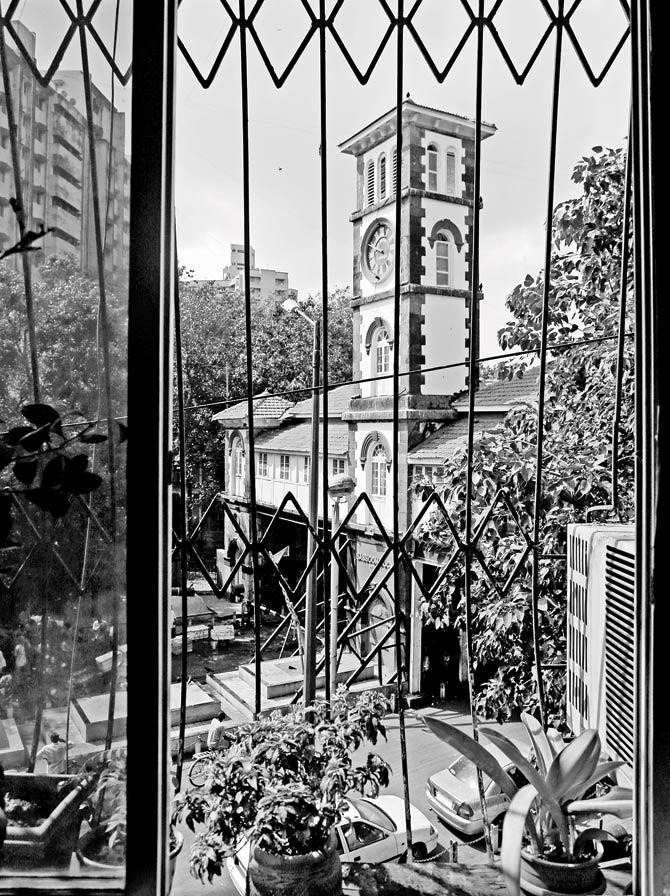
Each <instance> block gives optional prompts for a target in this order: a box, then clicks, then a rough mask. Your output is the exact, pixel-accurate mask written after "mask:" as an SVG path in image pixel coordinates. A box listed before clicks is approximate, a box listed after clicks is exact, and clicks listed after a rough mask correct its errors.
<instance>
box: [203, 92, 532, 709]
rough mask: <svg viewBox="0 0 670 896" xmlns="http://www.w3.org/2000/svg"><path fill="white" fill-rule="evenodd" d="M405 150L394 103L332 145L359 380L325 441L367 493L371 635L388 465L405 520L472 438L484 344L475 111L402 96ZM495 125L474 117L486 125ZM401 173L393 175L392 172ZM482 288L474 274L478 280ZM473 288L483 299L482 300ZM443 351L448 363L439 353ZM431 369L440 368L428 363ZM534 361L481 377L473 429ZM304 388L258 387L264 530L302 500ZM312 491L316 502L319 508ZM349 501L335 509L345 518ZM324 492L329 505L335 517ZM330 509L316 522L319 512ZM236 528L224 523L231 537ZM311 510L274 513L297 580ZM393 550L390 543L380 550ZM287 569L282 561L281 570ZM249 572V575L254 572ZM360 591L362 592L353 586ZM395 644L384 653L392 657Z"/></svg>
mask: <svg viewBox="0 0 670 896" xmlns="http://www.w3.org/2000/svg"><path fill="white" fill-rule="evenodd" d="M402 126H403V135H402V136H403V139H402V147H403V148H402V153H403V157H402V165H401V166H400V169H399V167H398V164H397V157H396V134H395V128H396V113H395V110H391V111H390V112H388V113H386V114H385V115H382V116H381V117H380V118H378V119H376V120H375V121H373V122H372V123H371V124H369V125H367V126H366V127H364V128H363V129H361V130H360V131H358V132H357V133H356V134H354V135H353V136H352V137H350V138H349V139H348V140H345V141H344V142H343V143H342V144H340V149H341V150H342V152H344V153H347V154H350V155H352V156H353V157H354V158H355V160H356V203H355V209H354V211H353V213H352V214H351V222H352V224H353V300H352V306H353V334H352V335H353V358H354V363H353V379H354V381H356V382H355V383H354V384H353V385H348V386H342V387H339V388H337V389H334V390H333V391H332V392H331V393H329V402H328V413H329V421H328V446H327V450H325V449H324V446H323V445H321V448H320V459H319V463H320V467H321V469H320V472H319V483H320V484H321V482H322V472H321V470H322V465H323V464H324V463H326V464H327V465H328V472H329V475H333V474H336V473H347V474H349V475H350V476H351V477H352V478H353V480H354V481H355V483H356V488H355V492H354V493H353V494H352V495H351V497H350V498H349V499H348V500H349V507H351V506H352V505H353V503H354V502H355V501H356V499H357V497H358V496H360V495H361V494H362V493H365V494H366V495H367V497H368V499H369V504H368V503H367V502H361V503H360V504H359V505H358V507H357V509H356V512H355V513H354V514H353V516H352V517H351V519H350V521H349V523H348V524H347V535H348V538H349V541H350V544H351V551H350V555H349V560H348V566H349V569H350V574H351V577H352V580H353V581H354V582H355V584H356V588H357V590H358V591H361V590H362V589H364V588H367V590H368V593H370V591H369V589H370V588H374V586H375V584H376V583H377V584H378V583H379V582H380V580H382V579H383V580H384V584H383V587H381V588H379V589H378V593H377V594H376V596H375V597H374V600H373V601H372V603H371V604H370V606H369V608H368V610H367V613H366V622H367V624H368V625H370V626H372V625H376V624H377V627H376V628H375V629H373V630H372V634H371V639H372V641H373V643H374V641H375V639H377V640H378V639H379V638H381V637H383V635H384V633H385V632H386V631H388V628H385V627H384V625H382V624H381V622H382V621H383V620H384V619H388V620H389V623H388V625H389V626H390V625H391V622H390V620H391V619H392V617H393V604H392V590H393V579H392V576H389V574H388V573H389V570H390V557H389V556H388V551H387V544H388V542H387V538H386V534H385V533H384V532H382V531H381V530H380V527H379V525H378V523H377V521H376V518H378V519H379V521H380V522H381V524H382V527H383V528H384V529H385V530H386V532H387V533H388V534H390V535H392V520H393V501H394V500H395V496H394V495H393V490H392V487H391V478H392V467H393V464H394V463H397V464H398V480H399V491H398V502H399V503H398V512H399V526H400V532H401V533H402V532H404V531H405V530H406V529H407V528H408V527H409V525H410V524H411V522H412V520H413V519H414V517H415V516H416V513H417V511H418V510H419V504H418V503H417V501H418V499H417V498H414V497H412V494H411V492H412V490H411V488H410V486H411V483H412V480H413V479H415V478H421V477H426V476H428V477H437V476H439V470H440V467H441V466H442V465H443V464H444V462H445V461H446V460H448V459H449V458H450V457H451V456H453V454H454V453H455V451H457V450H459V449H461V448H462V447H463V446H464V445H465V440H466V434H467V412H468V401H467V388H468V362H469V359H470V354H471V353H472V352H474V353H475V354H476V353H477V351H478V327H479V323H478V318H479V315H478V314H477V315H476V319H475V320H471V319H470V315H469V299H470V295H471V290H472V283H471V273H470V259H471V251H470V243H471V228H472V211H473V180H474V170H473V165H474V136H475V124H474V122H473V121H472V120H470V119H468V118H464V117H462V116H459V115H455V114H452V113H450V112H444V111H441V110H439V109H431V108H428V107H426V106H421V105H419V104H418V103H415V102H414V101H412V100H410V99H407V100H405V102H404V103H403V109H402ZM494 133H495V127H494V126H493V125H488V124H484V125H483V126H482V137H483V138H488V137H490V136H492V135H493V134H494ZM399 170H400V172H401V182H400V184H398V171H399ZM398 189H400V191H401V224H400V226H401V233H400V295H399V302H400V328H399V331H398V332H395V330H394V326H393V321H394V302H395V291H394V282H393V279H394V251H395V243H396V240H395V206H396V191H397V190H398ZM477 294H478V299H479V301H481V300H482V298H483V294H482V292H481V289H480V288H479V284H478V289H477ZM479 301H478V304H479ZM394 352H398V353H399V369H400V372H401V380H400V385H399V389H400V396H399V405H400V406H399V412H400V413H399V417H400V429H399V445H398V455H397V457H394V454H393V420H392V417H393V394H392V393H393V381H392V376H391V374H392V371H393V355H394ZM445 365H446V366H445ZM434 368H440V369H434ZM534 386H535V382H534V377H533V376H532V375H528V376H526V377H524V379H523V380H522V381H516V382H511V383H500V382H497V381H496V382H494V383H492V384H490V385H487V386H484V387H482V388H481V389H479V390H478V392H477V396H476V405H475V411H476V414H477V417H476V421H475V431H476V432H477V433H480V432H481V431H483V430H484V429H486V428H490V427H492V426H494V425H495V424H496V423H497V422H499V421H500V420H501V419H502V418H503V417H504V415H505V413H506V412H507V411H508V410H510V409H511V407H512V406H513V404H514V403H515V402H518V401H519V400H521V399H522V398H523V397H525V396H527V395H530V394H532V391H533V389H534ZM310 413H311V400H309V399H308V400H307V401H303V402H299V403H297V404H291V403H290V402H288V401H286V400H285V399H283V398H277V397H272V396H268V395H261V396H258V398H257V399H256V400H255V405H254V421H255V450H256V457H255V471H256V483H255V484H256V499H257V513H258V521H259V527H260V531H261V533H262V532H263V531H265V529H266V527H267V525H268V523H269V521H270V520H271V519H273V517H274V515H275V511H276V510H277V508H278V507H279V506H280V505H281V503H282V501H283V500H284V499H285V498H286V495H287V494H288V493H289V492H290V493H291V494H292V495H293V496H294V497H295V499H296V503H297V504H299V505H300V507H301V508H302V509H303V510H304V511H305V512H306V511H307V507H308V499H309V464H310V432H311V424H310V422H309V420H310ZM215 419H216V420H218V421H219V422H220V423H221V425H222V426H224V427H225V429H226V436H227V438H226V451H227V472H228V478H227V482H226V487H225V497H226V499H227V501H228V502H229V505H230V506H233V507H235V508H237V509H238V510H239V522H240V525H242V526H244V527H245V528H246V531H247V532H248V531H249V530H248V509H249V468H250V465H249V458H248V419H247V405H246V402H243V403H240V404H238V405H235V406H233V407H231V408H228V409H226V410H224V411H222V412H221V413H219V414H217V415H216V416H215ZM322 508H323V503H322V496H321V495H319V512H320V514H321V513H322ZM346 510H347V508H346V507H345V508H343V509H341V510H340V514H341V517H340V518H343V516H344V514H345V513H346ZM332 512H333V511H332V507H331V506H329V518H330V517H332ZM322 523H323V521H321V524H322ZM231 534H232V530H231V528H230V526H229V527H228V531H227V533H226V537H229V536H230V535H231ZM305 541H306V531H305V526H304V518H301V514H300V512H299V511H298V509H297V507H296V506H295V505H294V504H293V502H289V503H288V504H287V505H286V506H285V507H284V509H283V513H282V514H281V516H280V517H275V519H274V522H273V523H272V531H271V539H270V543H269V545H268V547H269V549H270V550H272V551H282V550H283V549H284V548H286V547H288V552H287V553H288V555H289V557H291V556H293V557H294V559H295V562H296V565H295V569H294V570H293V573H294V581H295V580H297V575H298V572H299V571H300V568H301V567H302V568H304V559H305ZM384 555H386V556H384ZM415 568H416V569H417V571H418V574H419V577H420V578H421V580H422V581H424V582H425V583H426V585H428V586H430V584H432V582H434V581H435V578H436V575H437V569H436V561H435V560H434V559H431V558H430V557H421V556H417V557H416V560H415ZM290 573H291V570H290V569H289V574H290ZM408 578H409V577H403V578H402V579H401V591H402V593H401V605H402V606H403V609H404V611H405V615H406V618H407V619H408V620H409V621H410V622H409V624H410V626H411V630H410V632H409V633H408V634H409V639H408V641H409V644H410V656H409V657H408V658H407V659H408V662H409V667H410V689H411V691H412V692H418V691H419V689H420V687H421V677H420V672H421V659H422V641H421V637H422V626H421V619H420V612H419V606H420V595H419V593H418V589H417V588H416V585H415V584H414V585H413V584H412V582H410V581H409V580H408ZM247 584H248V586H249V585H250V583H247ZM361 597H362V595H361ZM391 654H392V651H391V650H383V651H381V660H382V665H383V666H384V668H385V669H386V667H388V669H387V672H388V673H389V675H388V677H390V674H391V672H392V669H393V657H392V655H391Z"/></svg>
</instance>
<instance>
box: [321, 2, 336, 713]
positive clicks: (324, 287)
mask: <svg viewBox="0 0 670 896" xmlns="http://www.w3.org/2000/svg"><path fill="white" fill-rule="evenodd" d="M327 96H328V89H327V66H326V0H319V163H320V168H321V171H320V174H321V326H322V330H321V358H322V369H321V383H322V385H323V391H322V393H321V394H322V396H323V397H322V407H323V470H322V486H321V488H322V499H323V554H322V556H323V602H324V620H325V622H324V644H325V647H324V658H325V674H326V681H325V684H326V699H327V700H332V698H333V697H334V696H335V691H336V689H337V683H336V677H333V663H332V659H331V656H330V652H331V649H332V644H331V641H332V639H331V637H330V628H331V626H332V624H333V618H334V619H335V620H336V628H337V613H335V614H332V613H329V612H328V610H329V608H330V602H331V588H332V583H331V581H330V578H331V577H330V564H331V563H332V562H333V560H332V557H331V555H330V554H331V550H332V546H333V542H332V541H331V534H332V532H333V531H334V527H335V524H334V522H333V526H332V527H331V528H330V529H329V527H328V511H329V506H330V501H329V495H328V146H327V142H326V141H327V111H328V109H327V105H326V102H327ZM334 599H335V600H336V601H337V595H336V596H335V598H334ZM336 668H337V653H336V656H335V669H336Z"/></svg>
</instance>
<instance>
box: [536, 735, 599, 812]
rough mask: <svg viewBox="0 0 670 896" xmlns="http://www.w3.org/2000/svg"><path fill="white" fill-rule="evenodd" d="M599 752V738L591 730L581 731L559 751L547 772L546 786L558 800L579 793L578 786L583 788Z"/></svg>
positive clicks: (594, 766) (591, 772)
mask: <svg viewBox="0 0 670 896" xmlns="http://www.w3.org/2000/svg"><path fill="white" fill-rule="evenodd" d="M600 752H601V747H600V736H599V734H598V732H597V731H596V730H595V729H593V728H589V729H587V730H586V731H582V733H581V734H580V735H579V737H576V738H575V739H574V740H573V741H572V742H571V743H569V744H568V745H567V746H566V747H564V749H563V750H561V752H560V753H559V754H558V756H557V757H556V758H555V759H554V760H553V762H552V763H551V766H550V767H549V771H548V772H547V784H548V785H549V786H550V787H551V789H552V790H553V791H554V793H555V794H556V798H557V799H558V800H561V799H563V798H564V797H565V795H566V794H567V793H569V792H571V793H574V792H575V791H577V792H579V790H580V785H581V786H583V784H584V782H585V781H588V780H589V778H590V777H591V775H592V774H593V772H594V771H595V770H596V766H597V765H598V759H599V757H600ZM583 792H584V791H583V790H582V793H583Z"/></svg>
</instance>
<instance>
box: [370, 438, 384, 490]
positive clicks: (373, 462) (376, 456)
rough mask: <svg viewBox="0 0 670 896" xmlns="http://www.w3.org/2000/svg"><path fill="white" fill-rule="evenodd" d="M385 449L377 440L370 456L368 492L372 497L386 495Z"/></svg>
mask: <svg viewBox="0 0 670 896" xmlns="http://www.w3.org/2000/svg"><path fill="white" fill-rule="evenodd" d="M387 461H388V459H387V457H386V449H385V448H384V446H383V445H382V444H381V443H380V442H378V443H377V444H376V445H375V447H374V448H373V450H372V456H371V457H370V494H371V495H372V497H373V498H385V497H386V468H387Z"/></svg>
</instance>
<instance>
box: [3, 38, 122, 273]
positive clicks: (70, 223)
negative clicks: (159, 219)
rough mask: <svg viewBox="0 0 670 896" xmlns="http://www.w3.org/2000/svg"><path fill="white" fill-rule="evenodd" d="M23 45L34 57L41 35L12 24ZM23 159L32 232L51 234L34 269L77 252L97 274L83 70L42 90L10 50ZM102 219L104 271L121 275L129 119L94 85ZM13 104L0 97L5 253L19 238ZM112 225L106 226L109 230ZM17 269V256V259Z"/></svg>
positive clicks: (62, 75) (28, 222) (64, 74)
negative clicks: (11, 121) (14, 203)
mask: <svg viewBox="0 0 670 896" xmlns="http://www.w3.org/2000/svg"><path fill="white" fill-rule="evenodd" d="M14 25H15V28H16V29H17V31H18V33H19V37H20V38H21V41H22V42H23V45H24V47H25V48H26V49H27V50H28V51H29V52H30V54H31V56H32V57H33V59H34V58H35V35H34V34H33V33H32V32H31V31H29V30H28V29H27V28H25V26H23V25H22V24H21V23H20V22H16V23H14ZM7 62H8V68H9V76H10V80H11V94H12V100H13V110H14V122H15V128H16V135H17V141H16V143H17V150H18V153H17V156H18V158H17V160H16V162H17V163H18V168H19V175H20V179H21V187H22V194H23V206H24V212H25V216H26V227H27V228H28V229H32V230H39V229H40V228H41V227H42V226H43V227H45V228H52V230H51V231H50V232H49V233H48V234H47V235H46V236H45V237H43V238H42V239H41V240H39V241H38V242H37V243H36V244H35V245H37V246H40V247H41V249H40V251H38V252H31V253H30V257H31V260H32V261H33V262H34V263H35V265H36V266H37V265H39V263H40V262H41V261H42V260H43V259H44V257H45V256H48V255H52V254H55V253H64V252H67V253H69V254H73V255H75V256H77V257H78V258H79V261H80V264H81V266H82V269H84V270H87V271H91V272H92V271H95V270H96V269H97V257H96V256H97V248H96V245H97V244H96V235H95V230H96V227H95V216H94V198H93V195H94V191H93V177H92V173H91V162H90V141H89V138H88V125H87V120H86V102H85V94H84V78H83V74H82V73H81V72H77V71H58V72H56V74H55V75H54V77H53V79H52V81H51V84H50V85H48V86H47V87H42V86H41V85H40V84H39V83H38V82H37V81H36V80H35V78H34V76H33V74H32V72H31V70H30V67H29V65H28V63H27V62H26V60H25V59H24V57H23V56H22V54H21V53H19V52H18V51H17V50H13V49H12V48H11V47H7ZM91 105H92V112H93V132H94V143H95V160H96V163H97V164H96V167H97V184H98V194H99V220H100V228H101V234H102V236H103V247H104V248H103V252H104V268H105V270H106V271H107V272H108V273H110V274H112V275H114V276H115V275H118V274H120V273H121V270H122V268H123V265H124V258H125V257H126V252H125V250H126V249H127V246H128V226H129V218H130V164H129V161H128V159H127V158H126V155H125V115H124V114H123V113H122V112H119V111H118V110H116V109H114V108H113V107H112V104H111V103H110V101H109V100H108V99H107V98H106V97H105V96H104V94H103V93H102V92H101V91H100V90H99V89H98V88H97V87H96V86H95V85H91ZM14 167H15V161H14V159H13V157H12V149H11V141H10V132H9V123H8V119H7V98H6V96H5V93H4V91H0V250H4V249H6V248H8V246H11V245H13V244H14V243H15V242H16V241H17V240H18V238H19V229H18V223H17V220H16V215H15V213H14V211H13V209H12V207H11V205H10V198H12V197H14V198H15V197H16V195H17V191H16V186H15V172H14ZM105 222H106V225H105ZM11 258H12V259H13V263H14V264H17V265H18V264H19V258H18V255H17V256H12V257H11Z"/></svg>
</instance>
